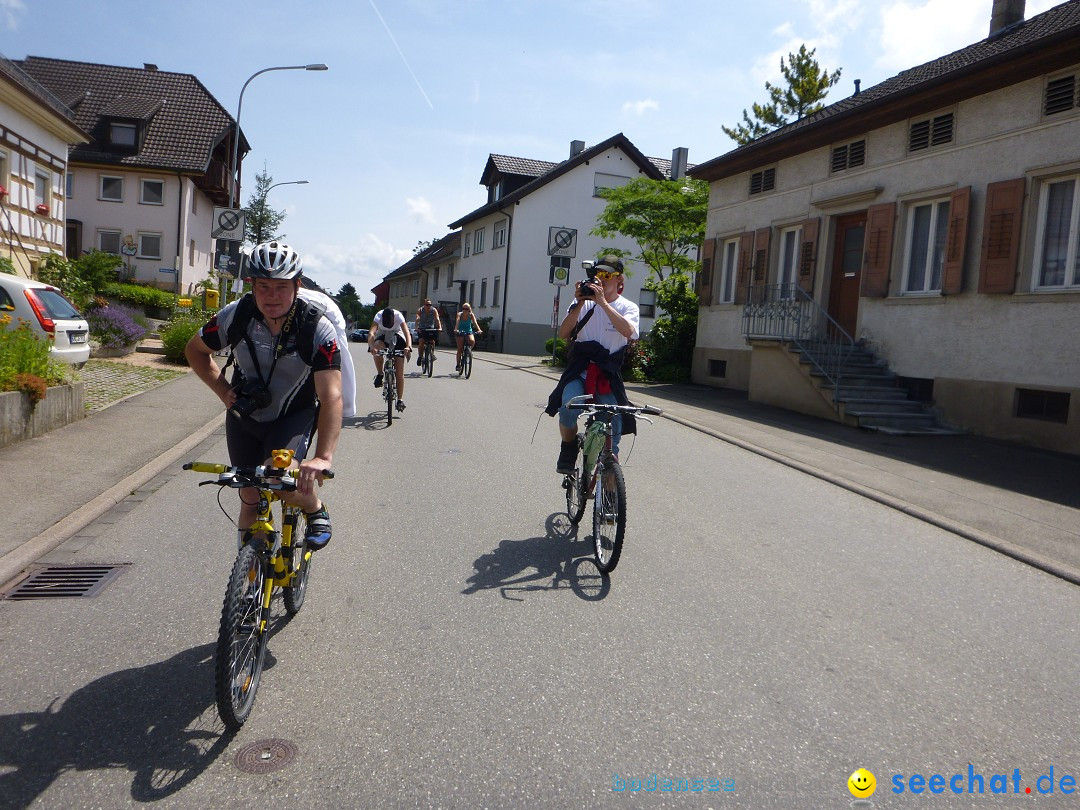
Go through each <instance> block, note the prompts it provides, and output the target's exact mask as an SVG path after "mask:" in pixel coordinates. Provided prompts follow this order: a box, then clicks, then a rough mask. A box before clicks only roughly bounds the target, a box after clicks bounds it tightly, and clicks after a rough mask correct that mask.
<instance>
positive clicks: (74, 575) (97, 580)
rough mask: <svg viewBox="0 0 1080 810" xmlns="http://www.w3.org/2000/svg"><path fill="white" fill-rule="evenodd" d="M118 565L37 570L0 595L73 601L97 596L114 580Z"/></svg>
mask: <svg viewBox="0 0 1080 810" xmlns="http://www.w3.org/2000/svg"><path fill="white" fill-rule="evenodd" d="M123 570H124V566H120V565H50V566H49V567H48V568H40V569H38V570H37V571H34V572H33V573H32V574H30V576H28V577H27V578H26V579H24V580H23V581H22V582H20V583H19V584H18V585H16V586H15V588H14V589H13V590H11V591H9V592H8V593H6V594H4V595H3V598H4V599H12V600H24V599H72V598H75V597H91V596H97V595H98V594H99V593H101V592H102V590H104V588H105V586H106V585H108V584H109V583H110V582H112V581H113V580H114V579H116V578H117V577H118V576H119V575H120V573H121V571H123Z"/></svg>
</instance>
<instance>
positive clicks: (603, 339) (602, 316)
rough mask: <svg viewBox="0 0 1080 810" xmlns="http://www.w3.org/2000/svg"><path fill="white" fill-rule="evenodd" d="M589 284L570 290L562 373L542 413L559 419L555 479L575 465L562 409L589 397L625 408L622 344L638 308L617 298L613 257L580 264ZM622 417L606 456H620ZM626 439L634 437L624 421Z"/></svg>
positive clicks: (572, 430) (571, 424)
mask: <svg viewBox="0 0 1080 810" xmlns="http://www.w3.org/2000/svg"><path fill="white" fill-rule="evenodd" d="M582 265H583V266H584V267H585V269H586V272H587V273H588V278H587V279H586V280H584V281H579V282H577V284H576V285H575V287H574V303H573V304H572V305H571V307H570V310H569V312H567V313H566V317H565V318H563V321H562V323H561V324H560V325H559V337H561V338H563V339H565V340H569V341H571V344H570V351H569V355H568V357H567V366H566V370H565V371H563V374H562V377H560V378H559V384H558V385H557V386H556V387H555V390H554V391H552V392H551V396H550V397H548V405H547V409H546V411H545V412H546V413H547V414H548V416H554V415H555V413H556V412H558V414H559V435H560V437H561V439H562V446H561V448H560V450H559V461H558V465H557V467H556V469H557V471H558V472H559V473H560V474H563V475H566V474H569V473H573V471H574V465H575V463H576V461H577V450H578V448H577V420H578V411H573V410H570V409H569V408H567V407H565V406H566V403H567V402H569V401H570V400H571V399H573V398H574V397H576V396H581V395H582V394H590V395H592V396H593V397H595V399H596V401H597V402H606V403H617V404H619V405H627V404H629V400H628V399H627V398H626V389H625V388H624V386H623V380H622V364H623V355H624V354H625V353H626V344H627V343H628V342H629V341H631V340H635V339H636V338H637V337H638V325H639V320H640V315H639V312H638V307H637V304H635V303H634V302H633V301H630V300H628V299H626V298H623V297H622V295H621V293H622V290H623V263H622V261H621V260H620V259H619V258H618V257H617V256H604V257H603V258H602V259H601V260H600V261H598V262H596V263H595V264H593V263H591V262H582ZM622 421H623V420H622V417H616V418H615V420H614V422H613V425H612V427H613V434H614V435H613V436H612V447H611V450H612V452H613V453H615V454H616V455H617V454H618V452H619V439H620V438H621V436H622V433H623V430H622V428H623V424H622ZM626 432H627V433H633V432H634V430H633V423H632V422H630V421H629V420H628V424H627V430H626Z"/></svg>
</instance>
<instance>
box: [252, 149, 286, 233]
mask: <svg viewBox="0 0 1080 810" xmlns="http://www.w3.org/2000/svg"><path fill="white" fill-rule="evenodd" d="M273 184H274V178H273V177H271V176H270V175H269V174H268V173H267V171H266V166H265V165H264V166H263V170H262V171H261V172H259V173H258V174H257V175H255V191H254V193H253V194H252V195H251V196H250V197H248V204H247V224H246V226H245V230H244V237H245V239H246V240H247V241H248V242H250V243H251V244H253V245H257V244H259V243H260V242H269V241H270V240H272V239H281V238H283V235H281V234H278V232H277V229H278V228H280V227H281V223H282V222H284V221H285V212H284V211H275V210H274V209H273V208H271V207H270V206H269V204H268V203H267V202H266V194H267V192H268V191H269V190H270V187H271V186H272V185H273Z"/></svg>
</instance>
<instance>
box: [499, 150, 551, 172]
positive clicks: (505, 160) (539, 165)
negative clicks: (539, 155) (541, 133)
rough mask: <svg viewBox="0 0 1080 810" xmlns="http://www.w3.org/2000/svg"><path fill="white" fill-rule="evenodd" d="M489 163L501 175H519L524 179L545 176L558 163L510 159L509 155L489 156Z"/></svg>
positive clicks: (529, 159) (517, 158) (518, 158)
mask: <svg viewBox="0 0 1080 810" xmlns="http://www.w3.org/2000/svg"><path fill="white" fill-rule="evenodd" d="M490 160H491V162H492V163H494V164H495V168H496V169H498V170H499V171H500V172H502V173H503V174H520V175H522V176H524V177H539V176H540V175H542V174H547V173H548V172H550V171H551V170H552V169H554V168H555V167H556V166H558V165H559V164H558V163H552V162H551V161H550V160H532V159H531V158H520V157H511V156H510V155H494V154H493V155H491V158H490Z"/></svg>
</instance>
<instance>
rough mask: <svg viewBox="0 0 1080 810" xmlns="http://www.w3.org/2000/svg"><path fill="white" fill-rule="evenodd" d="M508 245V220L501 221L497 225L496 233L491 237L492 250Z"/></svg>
mask: <svg viewBox="0 0 1080 810" xmlns="http://www.w3.org/2000/svg"><path fill="white" fill-rule="evenodd" d="M505 244H506V220H505V219H500V220H499V221H498V222H496V223H495V233H494V234H493V235H492V237H491V247H492V250H494V249H495V248H501V247H503V246H504V245H505Z"/></svg>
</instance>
